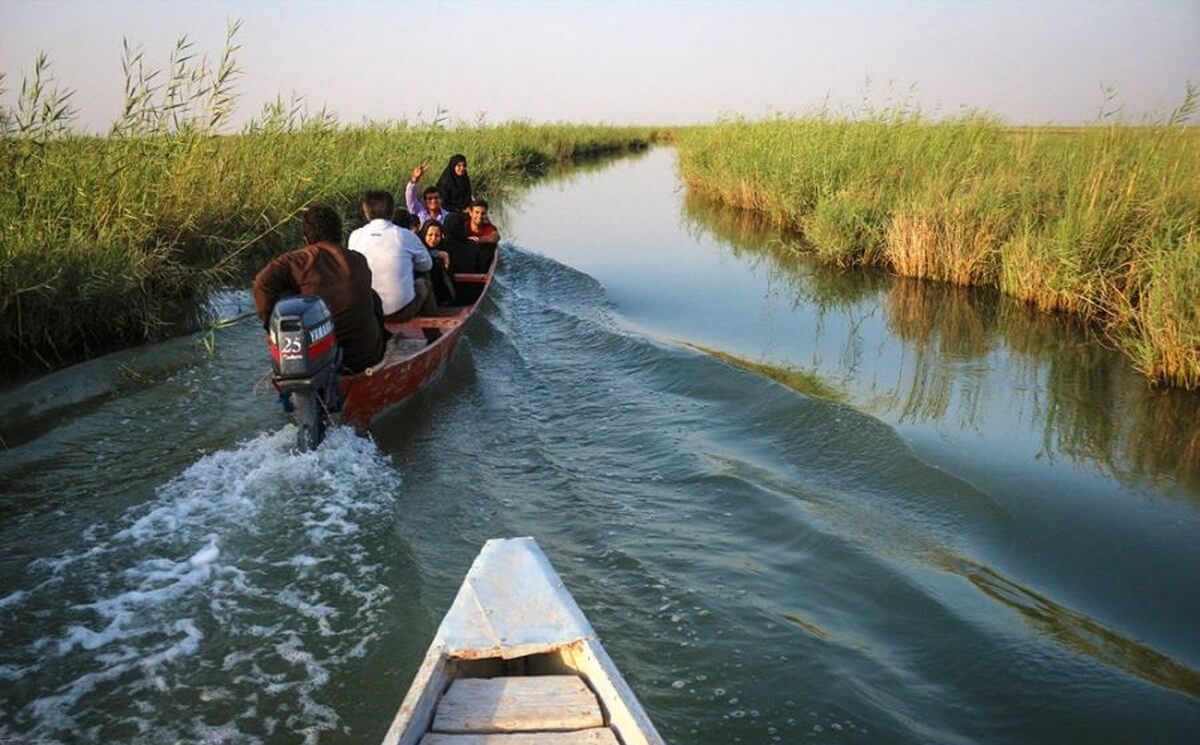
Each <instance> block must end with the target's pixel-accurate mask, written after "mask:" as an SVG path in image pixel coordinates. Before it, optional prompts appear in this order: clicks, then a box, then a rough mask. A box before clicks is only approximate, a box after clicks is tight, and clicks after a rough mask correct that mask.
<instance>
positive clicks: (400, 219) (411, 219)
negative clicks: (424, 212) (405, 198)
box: [392, 207, 421, 233]
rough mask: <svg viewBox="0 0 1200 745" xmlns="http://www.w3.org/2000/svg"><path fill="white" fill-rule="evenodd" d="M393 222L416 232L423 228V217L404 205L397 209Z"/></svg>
mask: <svg viewBox="0 0 1200 745" xmlns="http://www.w3.org/2000/svg"><path fill="white" fill-rule="evenodd" d="M392 222H394V223H396V224H397V225H399V226H400V227H402V228H407V229H409V230H411V231H412V232H414V233H417V232H419V231H420V229H421V218H419V217H417V216H416V215H414V214H413V213H411V212H409V211H408V210H406V209H404V208H403V207H400V208H398V209H397V210H396V216H395V217H393V218H392Z"/></svg>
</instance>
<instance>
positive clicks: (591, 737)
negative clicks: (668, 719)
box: [420, 727, 620, 745]
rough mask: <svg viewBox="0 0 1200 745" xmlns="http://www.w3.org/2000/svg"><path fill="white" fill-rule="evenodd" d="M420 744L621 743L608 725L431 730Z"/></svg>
mask: <svg viewBox="0 0 1200 745" xmlns="http://www.w3.org/2000/svg"><path fill="white" fill-rule="evenodd" d="M420 745H620V742H619V741H618V740H617V736H616V735H614V734H613V731H612V730H610V729H609V728H608V727H596V728H594V729H581V730H576V731H574V732H514V733H505V734H490V735H444V734H440V733H438V732H430V733H429V734H427V735H425V736H424V737H422V738H421V743H420Z"/></svg>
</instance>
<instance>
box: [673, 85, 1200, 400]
mask: <svg viewBox="0 0 1200 745" xmlns="http://www.w3.org/2000/svg"><path fill="white" fill-rule="evenodd" d="M1198 97H1200V91H1198V90H1197V89H1196V88H1195V87H1194V86H1190V85H1189V86H1188V89H1187V93H1186V95H1185V97H1184V101H1183V103H1182V104H1181V105H1180V107H1179V108H1178V109H1177V110H1176V111H1175V112H1173V113H1172V115H1171V116H1170V117H1169V118H1167V119H1166V120H1164V121H1162V122H1160V123H1159V124H1157V125H1154V126H1136V127H1135V126H1128V125H1125V124H1121V123H1106V124H1102V125H1097V126H1091V127H1081V128H1074V129H1070V130H1056V129H1052V128H1040V129H1039V128H1025V129H1011V128H1005V127H1002V126H1001V125H1000V124H999V123H998V122H997V121H996V120H995V119H993V118H990V117H988V116H984V115H980V114H976V113H971V114H967V115H964V116H961V117H959V118H955V119H951V120H948V121H939V122H933V121H929V120H927V119H925V118H923V117H922V116H921V114H920V113H917V112H913V111H912V110H911V109H907V108H905V109H898V110H895V111H885V112H873V113H871V114H870V115H869V116H866V117H862V118H853V117H848V116H847V117H842V116H834V115H831V114H828V113H821V114H818V115H815V116H811V117H807V118H798V119H792V118H775V119H770V120H765V121H756V122H749V121H743V120H731V121H725V122H721V123H718V124H717V125H714V126H711V127H698V128H691V129H686V130H682V131H680V132H679V134H678V143H679V151H680V172H681V174H682V176H683V178H684V180H685V181H686V183H687V185H688V187H689V189H691V190H692V191H693V192H695V193H697V194H700V195H702V196H704V197H705V198H708V199H712V200H716V201H718V202H720V203H723V204H727V205H731V206H734V207H738V208H742V209H748V210H754V211H756V212H759V213H762V214H764V215H765V216H767V217H768V218H769V219H770V220H771V221H772V222H773V223H774V224H775V225H777V226H778V227H781V228H784V229H786V230H790V231H795V232H797V233H799V234H801V236H802V237H803V238H804V242H805V244H806V245H807V246H808V248H809V249H810V250H811V251H812V252H813V253H814V254H815V255H816V256H817V257H819V258H820V259H822V260H824V261H828V262H830V263H833V264H836V265H839V266H843V267H849V266H857V265H877V266H883V267H886V268H888V269H890V270H891V271H894V272H896V273H897V274H901V275H904V276H912V277H922V278H928V279H935V280H941V281H945V282H952V283H955V284H960V285H980V286H988V287H996V288H998V289H1000V290H1001V291H1003V292H1005V293H1007V294H1009V295H1013V296H1016V297H1018V298H1021V299H1023V300H1025V301H1027V302H1029V303H1031V304H1033V305H1035V306H1037V307H1039V308H1044V309H1048V310H1062V311H1068V312H1071V313H1075V314H1078V315H1080V316H1082V317H1084V318H1086V319H1088V320H1089V321H1092V322H1095V323H1097V324H1099V326H1100V327H1101V328H1103V329H1104V330H1105V331H1106V332H1107V333H1108V335H1109V337H1110V338H1111V339H1112V340H1113V342H1114V343H1115V344H1116V345H1118V346H1119V347H1120V348H1121V349H1122V350H1124V351H1125V352H1126V353H1127V354H1129V355H1130V357H1131V358H1132V359H1133V361H1134V363H1135V364H1136V365H1137V367H1138V369H1139V370H1141V371H1142V372H1143V373H1145V374H1146V375H1147V376H1149V377H1150V378H1151V379H1152V380H1154V381H1156V382H1161V383H1165V384H1168V385H1174V386H1180V387H1185V388H1200V310H1198V308H1200V302H1198V301H1197V300H1196V298H1200V248H1198V247H1197V246H1198V244H1197V241H1198V238H1197V236H1200V130H1197V129H1195V128H1192V127H1188V126H1187V121H1188V120H1189V118H1190V117H1191V116H1192V115H1193V114H1194V112H1195V109H1196V106H1197V101H1198Z"/></svg>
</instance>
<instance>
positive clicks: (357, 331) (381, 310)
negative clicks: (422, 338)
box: [254, 155, 500, 373]
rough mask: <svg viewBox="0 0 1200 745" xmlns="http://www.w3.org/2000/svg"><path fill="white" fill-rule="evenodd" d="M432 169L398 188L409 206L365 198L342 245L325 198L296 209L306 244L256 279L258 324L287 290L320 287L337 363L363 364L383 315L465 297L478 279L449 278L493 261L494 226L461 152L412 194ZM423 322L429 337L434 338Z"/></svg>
mask: <svg viewBox="0 0 1200 745" xmlns="http://www.w3.org/2000/svg"><path fill="white" fill-rule="evenodd" d="M428 169H429V164H428V163H422V164H421V165H419V166H417V167H416V168H414V169H413V171H412V177H411V178H410V179H409V181H408V184H407V185H406V186H405V189H404V201H405V203H406V206H407V209H399V210H397V209H396V206H395V199H394V197H393V196H392V195H391V194H390V193H389V192H386V191H368V192H366V193H365V194H363V198H362V215H363V219H365V220H366V221H367V223H366V224H365V225H363V226H362V227H361V228H358V229H357V230H354V231H352V232H351V233H350V239H349V241H347V243H346V246H345V247H343V246H342V221H341V219H340V218H339V217H338V214H337V212H336V211H335V210H334V209H333V208H332V207H330V206H328V205H314V206H312V207H309V208H308V209H307V210H305V211H304V214H303V216H302V221H303V230H304V240H305V242H306V243H307V244H308V245H306V246H304V248H299V249H296V250H295V251H289V252H288V253H285V254H283V255H282V256H279V257H278V258H276V259H275V260H273V261H272V262H271V263H269V264H267V266H266V267H264V268H263V270H262V271H260V272H259V273H258V276H256V277H255V278H254V303H255V306H256V308H257V310H258V316H259V318H261V319H262V322H263V325H264V327H265V326H266V325H267V324H268V323H269V322H270V318H271V311H272V309H274V307H275V303H276V302H278V301H279V300H281V299H283V298H285V297H287V296H289V295H319V296H320V297H321V299H323V300H324V301H325V304H326V306H328V308H329V312H330V313H331V314H332V315H333V327H334V332H335V333H336V334H337V339H338V345H339V346H340V347H341V348H342V354H343V358H342V366H343V367H344V368H346V369H348V370H349V371H350V372H355V373H356V372H361V371H362V370H365V369H366V368H368V367H370V366H372V365H374V364H375V363H377V362H379V361H380V360H381V359H383V356H384V354H385V353H386V351H387V340H388V337H389V333H388V331H387V329H386V328H385V327H384V325H383V322H384V321H407V320H409V319H411V318H414V317H415V316H417V315H425V316H433V315H437V314H438V307H439V306H451V305H469V304H470V303H472V302H474V301H475V300H476V299H477V297H478V293H479V290H478V286H477V285H458V286H456V285H455V283H454V281H453V279H452V276H451V275H453V274H459V273H467V274H474V273H483V272H486V271H487V270H488V268H489V267H490V266H491V263H492V258H493V256H495V253H496V244H497V243H499V241H500V231H498V230H497V229H496V227H495V226H494V225H492V224H491V222H490V221H489V219H488V204H487V202H486V201H485V200H483V199H480V198H477V197H476V196H475V195H474V193H473V192H472V191H471V178H470V176H468V175H467V159H466V158H465V157H464V156H462V155H455V156H454V157H453V158H451V159H450V162H449V163H448V164H447V165H446V169H445V170H444V171H443V172H442V175H441V177H440V178H439V179H438V181H437V186H430V187H427V188H426V189H425V190H424V191H423V192H422V193H421V198H420V199H418V198H417V188H418V187H417V184H418V182H420V180H421V177H422V176H423V175H425V172H426V171H427V170H428ZM439 334H440V332H439V331H438V330H437V329H425V335H426V338H427V339H429V340H430V341H433V340H435V339H437V338H438V336H439Z"/></svg>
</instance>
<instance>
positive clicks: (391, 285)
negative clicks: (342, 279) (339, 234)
mask: <svg viewBox="0 0 1200 745" xmlns="http://www.w3.org/2000/svg"><path fill="white" fill-rule="evenodd" d="M362 210H363V217H364V218H366V219H367V221H368V222H367V224H366V225H364V226H362V227H361V228H359V229H358V230H355V231H354V232H352V233H351V234H350V240H349V241H348V242H347V246H346V247H347V248H349V249H350V250H351V251H358V252H359V253H361V254H362V255H363V256H365V257H366V259H367V265H368V266H369V267H371V289H373V290H375V292H376V293H378V294H379V299H380V300H381V301H383V316H384V320H387V321H407V320H409V319H410V318H412V317H414V316H416V315H417V314H418V313H419V312H421V311H424V313H425V315H433V314H434V313H436V311H437V304H436V301H435V300H434V299H433V292H432V288H431V286H430V284H429V280H428V279H426V278H424V277H415V276H414V275H413V271H414V270H416V271H421V272H427V271H429V269H430V268H431V267H432V266H433V260H432V259H431V258H430V256H429V251H428V250H426V248H425V244H423V243H422V242H421V239H420V238H418V237H417V236H415V235H413V234H412V232H411V231H409V230H405V229H404V228H401V227H400V226H398V225H396V224H395V223H393V222H392V215H393V214H394V213H395V210H396V200H395V199H394V198H393V197H392V195H391V194H390V193H389V192H386V191H368V192H367V193H365V194H363V200H362Z"/></svg>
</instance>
